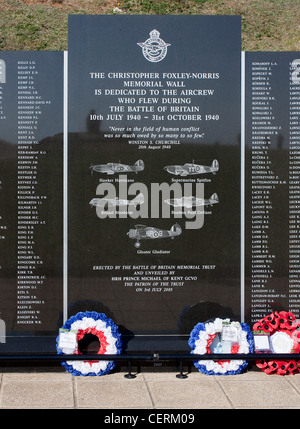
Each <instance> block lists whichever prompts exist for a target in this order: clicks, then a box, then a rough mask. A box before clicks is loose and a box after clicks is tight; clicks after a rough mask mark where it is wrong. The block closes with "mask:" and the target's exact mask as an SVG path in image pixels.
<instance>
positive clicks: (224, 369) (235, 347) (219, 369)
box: [188, 318, 254, 375]
mask: <svg viewBox="0 0 300 429" xmlns="http://www.w3.org/2000/svg"><path fill="white" fill-rule="evenodd" d="M224 326H227V327H228V326H229V327H231V328H234V329H236V333H237V339H238V341H236V342H233V343H232V345H231V348H230V352H229V353H232V354H238V353H241V354H248V353H253V352H254V340H253V335H252V332H251V329H250V327H249V326H248V325H247V324H246V323H239V322H231V321H230V319H220V318H216V319H214V320H213V321H211V322H206V323H198V324H197V325H196V326H195V327H194V329H193V330H192V332H191V334H190V339H189V342H188V344H189V346H190V347H191V349H192V351H191V353H193V354H206V353H212V352H218V348H219V349H220V348H222V342H220V341H219V342H218V341H217V345H215V344H216V340H218V338H221V337H222V332H223V328H224ZM217 336H218V338H216V337H217ZM215 339H216V340H215ZM214 340H215V341H214ZM214 348H215V349H216V350H214ZM212 349H213V350H212ZM194 365H195V367H196V368H197V369H198V370H199V371H200V372H202V373H203V374H207V375H235V374H239V373H241V372H242V371H243V370H244V369H245V368H246V367H247V366H248V361H245V360H239V359H232V360H221V361H214V360H199V361H195V362H194Z"/></svg>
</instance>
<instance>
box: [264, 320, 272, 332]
mask: <svg viewBox="0 0 300 429" xmlns="http://www.w3.org/2000/svg"><path fill="white" fill-rule="evenodd" d="M261 327H262V329H261V330H262V331H263V332H270V333H271V332H273V331H274V328H273V326H272V325H271V323H269V322H266V321H263V322H262V324H261Z"/></svg>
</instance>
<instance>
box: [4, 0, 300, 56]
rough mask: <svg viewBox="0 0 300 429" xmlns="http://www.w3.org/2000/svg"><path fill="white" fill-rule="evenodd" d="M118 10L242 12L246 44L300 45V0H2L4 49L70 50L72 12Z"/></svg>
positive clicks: (272, 47)
mask: <svg viewBox="0 0 300 429" xmlns="http://www.w3.org/2000/svg"><path fill="white" fill-rule="evenodd" d="M115 7H118V8H119V9H120V10H121V11H122V12H114V8H115ZM113 13H124V14H127V15H130V14H131V15H139V14H151V15H170V14H174V15H181V14H182V15H240V16H241V17H242V50H245V51H256V50H257V51H300V6H299V0H81V1H80V0H0V50H67V48H68V15H69V14H113Z"/></svg>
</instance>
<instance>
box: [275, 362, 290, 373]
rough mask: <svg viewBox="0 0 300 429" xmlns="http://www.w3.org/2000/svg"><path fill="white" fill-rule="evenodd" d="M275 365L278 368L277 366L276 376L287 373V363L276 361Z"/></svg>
mask: <svg viewBox="0 0 300 429" xmlns="http://www.w3.org/2000/svg"><path fill="white" fill-rule="evenodd" d="M277 365H278V366H277V370H276V374H278V375H285V374H286V373H287V369H288V366H289V362H285V361H282V360H279V361H277Z"/></svg>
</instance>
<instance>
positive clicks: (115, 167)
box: [90, 159, 145, 174]
mask: <svg viewBox="0 0 300 429" xmlns="http://www.w3.org/2000/svg"><path fill="white" fill-rule="evenodd" d="M144 167H145V165H144V161H142V160H141V159H139V160H138V161H136V163H135V164H134V165H126V164H121V163H115V162H108V163H107V164H98V165H91V166H90V170H91V173H92V174H93V171H96V172H97V173H105V174H118V173H132V172H135V173H138V172H139V171H143V170H144Z"/></svg>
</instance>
